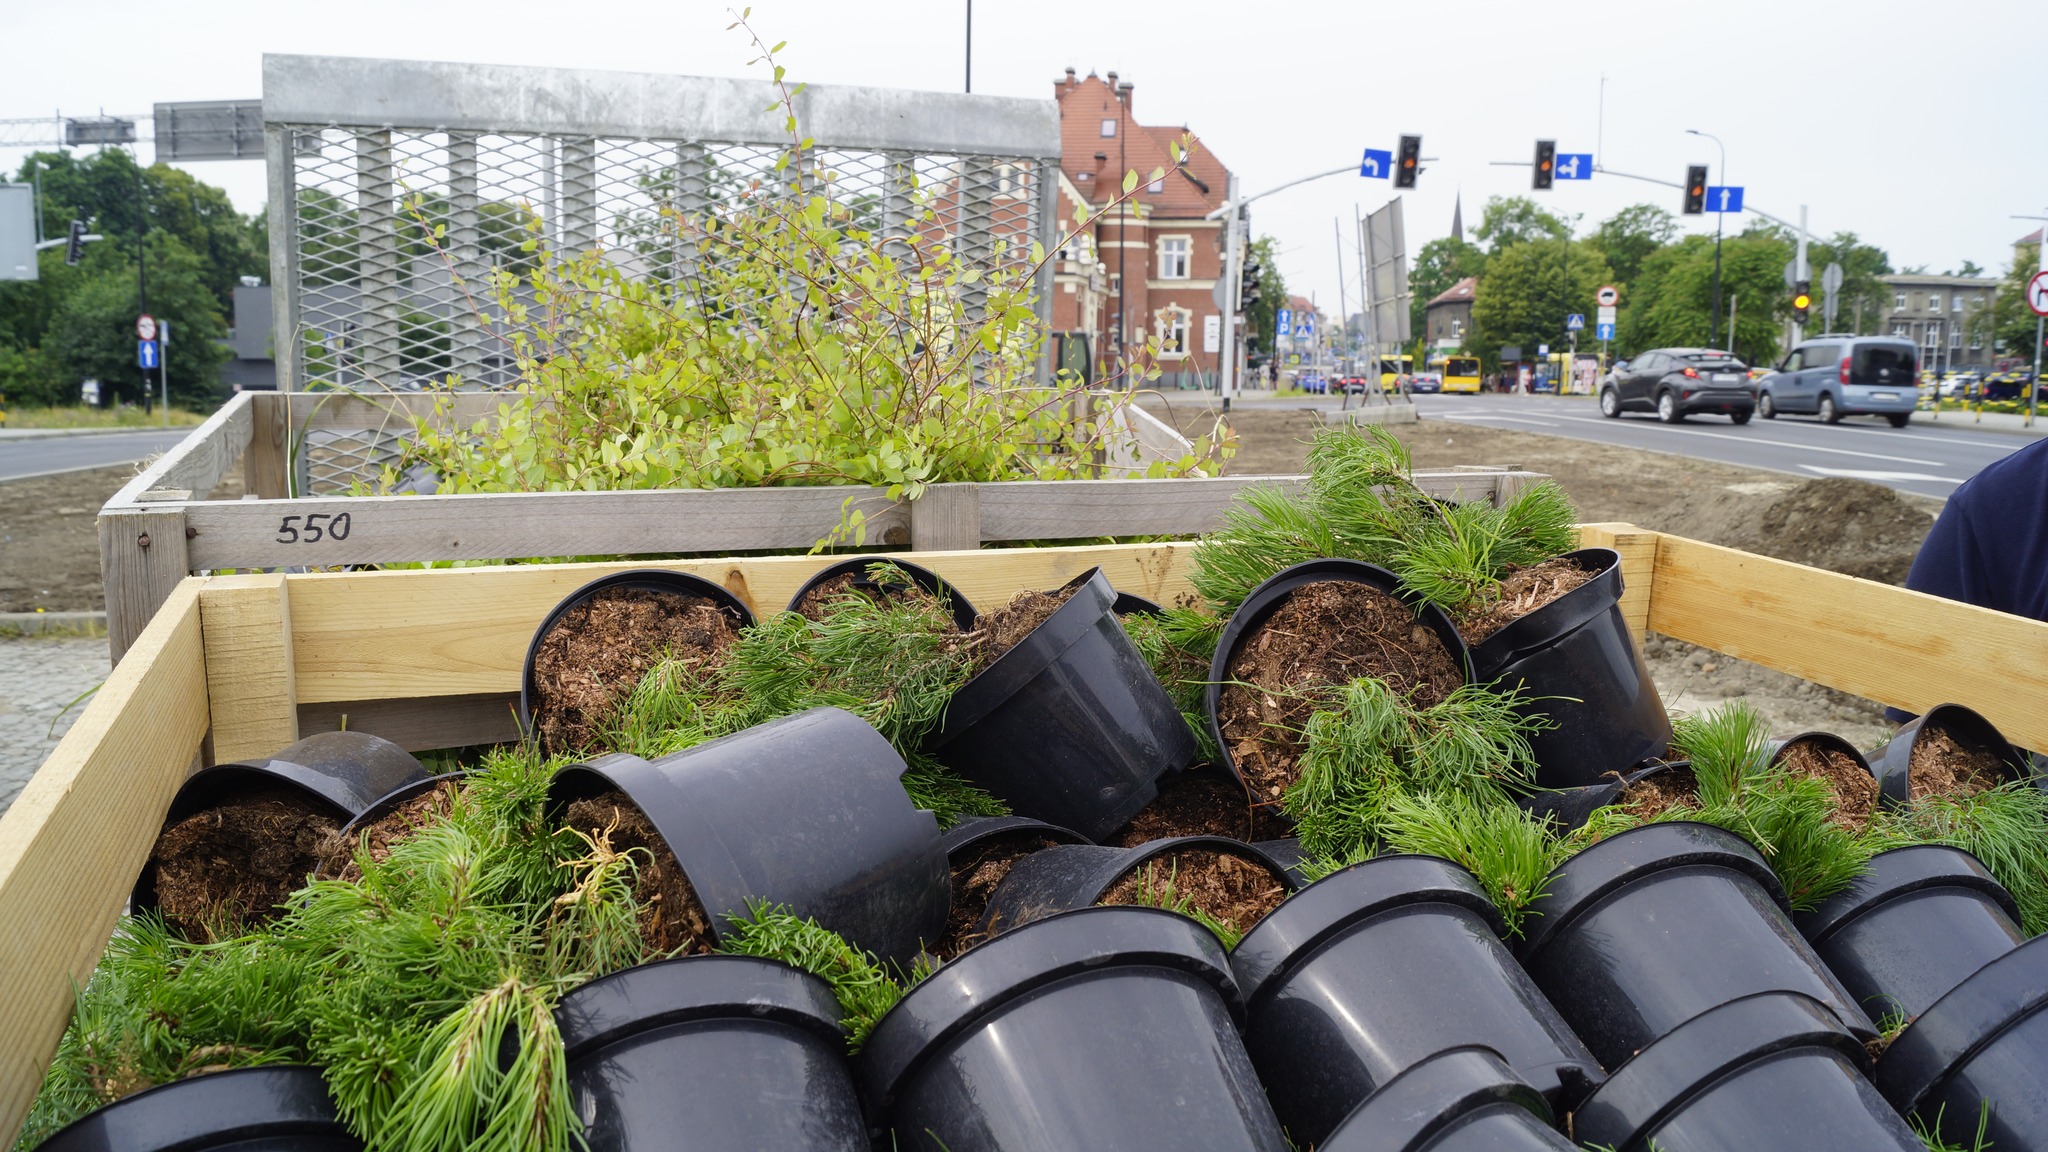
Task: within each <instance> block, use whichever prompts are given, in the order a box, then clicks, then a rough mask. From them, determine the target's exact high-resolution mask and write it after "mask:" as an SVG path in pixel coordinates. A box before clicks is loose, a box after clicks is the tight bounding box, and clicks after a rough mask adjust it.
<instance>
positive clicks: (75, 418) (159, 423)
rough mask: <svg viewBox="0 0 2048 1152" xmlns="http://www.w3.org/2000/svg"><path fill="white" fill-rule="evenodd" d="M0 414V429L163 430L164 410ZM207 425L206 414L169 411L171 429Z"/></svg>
mask: <svg viewBox="0 0 2048 1152" xmlns="http://www.w3.org/2000/svg"><path fill="white" fill-rule="evenodd" d="M0 411H4V412H6V414H7V419H6V421H5V422H4V423H0V428H162V427H163V426H164V410H163V409H162V408H158V409H156V410H155V411H154V412H151V413H149V414H148V415H144V414H143V412H142V409H140V408H137V407H135V406H133V405H129V404H121V405H117V406H115V407H112V408H85V407H72V408H8V407H7V406H6V405H4V404H0ZM205 422H206V415H204V414H201V413H198V412H187V411H186V410H185V409H183V408H178V407H173V408H172V409H171V419H170V426H171V427H173V428H192V427H196V426H198V425H200V424H203V423H205Z"/></svg>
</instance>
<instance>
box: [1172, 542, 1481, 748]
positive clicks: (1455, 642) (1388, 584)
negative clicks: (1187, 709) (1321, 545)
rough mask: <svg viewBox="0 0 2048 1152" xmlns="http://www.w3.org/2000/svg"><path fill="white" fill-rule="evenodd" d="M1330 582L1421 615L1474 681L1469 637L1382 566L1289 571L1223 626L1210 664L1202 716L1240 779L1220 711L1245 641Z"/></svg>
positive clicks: (1314, 565)
mask: <svg viewBox="0 0 2048 1152" xmlns="http://www.w3.org/2000/svg"><path fill="white" fill-rule="evenodd" d="M1326 580H1341V581H1345V582H1347V583H1352V584H1364V585H1366V586H1367V587H1371V588H1377V589H1379V590H1380V591H1382V592H1385V593H1386V594H1387V595H1389V596H1392V597H1394V598H1396V599H1398V600H1400V601H1401V602H1402V603H1404V604H1406V605H1408V606H1409V607H1411V608H1413V609H1415V613H1416V618H1417V620H1419V621H1420V622H1421V624H1422V626H1423V627H1425V628H1427V629H1429V630H1430V631H1431V632H1432V633H1435V635H1436V638H1437V639H1439V640H1441V641H1443V644H1444V647H1445V648H1447V649H1449V650H1450V653H1451V663H1453V664H1455V665H1457V666H1458V670H1459V671H1460V672H1462V673H1464V675H1465V679H1466V680H1467V681H1468V682H1469V681H1471V679H1472V654H1471V653H1470V652H1469V651H1467V650H1466V648H1465V639H1464V637H1462V636H1460V635H1459V634H1458V626H1457V625H1456V624H1453V623H1451V618H1450V617H1449V616H1448V615H1446V614H1445V613H1444V611H1443V609H1441V608H1438V607H1437V606H1436V605H1434V604H1428V603H1424V602H1423V601H1421V600H1419V599H1417V598H1416V597H1415V595H1414V594H1413V593H1411V592H1408V591H1407V590H1405V589H1403V588H1402V587H1401V580H1400V577H1398V576H1395V575H1394V574H1393V573H1392V572H1389V571H1387V570H1386V569H1385V568H1381V567H1380V566H1378V565H1377V564H1367V563H1365V562H1364V561H1361V560H1335V559H1326V560H1309V561H1305V562H1303V563H1300V564H1296V565H1294V566H1292V567H1290V568H1283V569H1281V570H1280V571H1278V572H1276V573H1274V574H1273V575H1272V576H1270V577H1268V578H1267V579H1266V582H1265V583H1263V584H1261V585H1259V586H1258V587H1257V588H1254V589H1252V591H1251V594H1250V595H1249V596H1246V597H1245V598H1244V601H1243V603H1241V604H1239V605H1238V606H1237V611H1235V612H1233V613H1231V614H1230V622H1229V623H1227V624H1225V625H1224V626H1223V633H1222V635H1220V636H1219V637H1217V640H1216V656H1215V658H1214V659H1213V660H1211V661H1210V663H1209V686H1208V687H1207V688H1205V689H1204V690H1203V692H1202V715H1203V717H1204V718H1205V719H1206V720H1207V721H1208V724H1209V736H1210V738H1212V739H1214V740H1215V741H1216V748H1217V755H1218V758H1219V759H1220V760H1222V761H1223V766H1224V767H1226V768H1228V769H1230V770H1231V771H1232V772H1235V773H1237V775H1238V778H1239V779H1242V778H1243V777H1244V773H1242V772H1238V768H1237V761H1236V760H1235V759H1233V758H1232V757H1231V755H1230V744H1229V742H1228V741H1226V740H1225V739H1224V738H1223V725H1222V724H1220V723H1219V722H1218V721H1217V719H1216V709H1217V707H1218V705H1220V704H1221V703H1222V700H1223V686H1224V685H1225V684H1227V683H1229V682H1230V680H1231V675H1230V664H1231V661H1233V660H1235V659H1236V658H1237V650H1238V648H1239V646H1241V645H1242V644H1243V643H1244V642H1245V640H1247V639H1248V638H1250V636H1251V634H1252V633H1253V632H1256V631H1257V630H1258V628H1259V625H1261V624H1264V623H1265V622H1266V621H1267V620H1268V619H1270V618H1271V617H1272V615H1273V613H1275V612H1278V611H1279V610H1280V608H1281V606H1282V605H1284V604H1286V603H1287V598H1288V597H1290V596H1292V595H1294V593H1295V591H1296V590H1297V589H1299V588H1300V587H1301V586H1302V585H1304V584H1316V583H1321V582H1323V581H1326Z"/></svg>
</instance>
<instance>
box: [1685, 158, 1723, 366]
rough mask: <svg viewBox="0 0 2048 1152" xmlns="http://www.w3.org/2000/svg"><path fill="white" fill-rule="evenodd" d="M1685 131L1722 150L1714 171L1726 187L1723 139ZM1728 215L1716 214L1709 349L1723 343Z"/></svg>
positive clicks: (1708, 324) (1708, 329) (1708, 325)
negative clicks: (1723, 246) (1724, 233)
mask: <svg viewBox="0 0 2048 1152" xmlns="http://www.w3.org/2000/svg"><path fill="white" fill-rule="evenodd" d="M1685 131H1686V135H1688V136H1705V137H1706V138H1707V139H1709V140H1712V141H1713V142H1714V147H1716V148H1719V149H1720V150H1721V166H1720V167H1719V168H1716V169H1715V170H1714V175H1715V177H1716V178H1717V179H1719V180H1720V181H1721V183H1722V185H1724V186H1725V185H1726V184H1727V183H1728V146H1727V145H1725V144H1723V143H1721V138H1720V137H1719V136H1716V135H1714V134H1713V133H1711V132H1702V131H1700V130H1699V129H1697V128H1687V129H1686V130H1685ZM1727 215H1728V214H1727V213H1726V212H1716V213H1714V315H1713V318H1712V319H1710V320H1708V321H1707V347H1709V348H1712V347H1713V346H1714V345H1716V344H1719V343H1720V342H1721V222H1722V221H1723V220H1724V219H1726V218H1727Z"/></svg>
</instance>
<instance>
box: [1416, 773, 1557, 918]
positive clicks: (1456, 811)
mask: <svg viewBox="0 0 2048 1152" xmlns="http://www.w3.org/2000/svg"><path fill="white" fill-rule="evenodd" d="M1383 828H1384V829H1385V838H1386V843H1387V846H1388V847H1389V848H1391V849H1394V850H1395V851H1399V852H1415V853H1421V854H1423V855H1428V856H1441V857H1443V858H1444V859H1446V860H1449V861H1451V862H1453V863H1455V864H1458V865H1460V866H1461V867H1463V868H1464V869H1465V870H1466V871H1468V872H1470V873H1472V875H1474V876H1475V877H1477V878H1478V880H1479V883H1480V885H1481V886H1482V887H1484V888H1485V889H1486V892H1487V895H1489V896H1491V897H1492V898H1493V903H1494V906H1495V907H1496V908H1498V909H1500V914H1501V918H1502V919H1503V920H1505V921H1506V922H1507V927H1508V935H1510V936H1519V935H1521V932H1522V924H1523V922H1524V921H1525V920H1526V919H1527V918H1528V916H1529V915H1530V912H1529V905H1530V904H1531V903H1533V902H1534V901H1535V900H1536V899H1537V898H1538V897H1540V896H1542V895H1543V893H1544V891H1545V889H1546V887H1547V886H1548V884H1549V882H1550V874H1551V872H1552V871H1553V870H1554V869H1555V868H1556V867H1557V865H1558V864H1559V863H1561V862H1562V861H1561V857H1562V855H1563V853H1561V852H1560V851H1559V847H1560V845H1559V841H1558V839H1557V837H1555V836H1554V835H1552V833H1551V830H1550V826H1549V824H1548V822H1546V821H1543V820H1539V819H1537V818H1536V817H1534V816H1531V815H1530V814H1529V813H1528V812H1526V811H1524V810H1523V809H1522V808H1520V807H1518V806H1516V805H1514V804H1510V803H1504V802H1500V801H1489V800H1486V799H1483V798H1481V797H1478V796H1474V795H1471V794H1469V793H1459V792H1444V793H1437V794H1433V795H1432V794H1427V793H1425V794H1418V795H1401V796H1396V797H1394V798H1393V799H1392V800H1390V801H1389V802H1388V804H1387V806H1386V811H1385V815H1384V823H1383Z"/></svg>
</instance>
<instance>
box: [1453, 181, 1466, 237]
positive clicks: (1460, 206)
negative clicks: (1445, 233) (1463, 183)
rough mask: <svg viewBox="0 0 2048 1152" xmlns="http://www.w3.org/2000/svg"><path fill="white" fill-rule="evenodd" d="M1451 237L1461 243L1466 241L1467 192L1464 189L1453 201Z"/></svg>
mask: <svg viewBox="0 0 2048 1152" xmlns="http://www.w3.org/2000/svg"><path fill="white" fill-rule="evenodd" d="M1451 239H1453V240H1456V241H1458V242H1459V243H1461V244H1462V243H1464V241H1465V193H1464V191H1463V190H1462V189H1460V190H1459V192H1458V198H1457V199H1456V200H1453V201H1452V202H1451Z"/></svg>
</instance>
